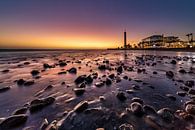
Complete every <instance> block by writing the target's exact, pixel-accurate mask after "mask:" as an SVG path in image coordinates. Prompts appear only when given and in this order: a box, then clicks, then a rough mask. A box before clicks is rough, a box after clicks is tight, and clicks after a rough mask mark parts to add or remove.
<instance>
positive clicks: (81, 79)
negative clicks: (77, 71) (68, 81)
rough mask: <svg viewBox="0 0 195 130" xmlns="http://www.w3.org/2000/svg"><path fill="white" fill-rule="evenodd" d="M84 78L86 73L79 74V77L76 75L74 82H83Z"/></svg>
mask: <svg viewBox="0 0 195 130" xmlns="http://www.w3.org/2000/svg"><path fill="white" fill-rule="evenodd" d="M85 78H86V75H80V76H79V77H77V78H76V79H75V81H74V82H75V83H76V84H80V83H82V82H84V81H85Z"/></svg>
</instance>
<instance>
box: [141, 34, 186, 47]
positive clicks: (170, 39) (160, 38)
mask: <svg viewBox="0 0 195 130" xmlns="http://www.w3.org/2000/svg"><path fill="white" fill-rule="evenodd" d="M138 46H139V47H140V48H163V47H170V48H178V47H184V45H183V41H181V40H180V39H179V38H178V37H175V36H166V37H165V36H164V35H152V36H149V37H147V38H144V39H142V41H141V42H140V43H139V44H138Z"/></svg>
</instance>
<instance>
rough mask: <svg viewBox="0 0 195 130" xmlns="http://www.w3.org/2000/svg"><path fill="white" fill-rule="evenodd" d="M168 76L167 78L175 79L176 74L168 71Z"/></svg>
mask: <svg viewBox="0 0 195 130" xmlns="http://www.w3.org/2000/svg"><path fill="white" fill-rule="evenodd" d="M166 75H167V77H169V78H173V77H174V73H173V72H172V71H167V72H166Z"/></svg>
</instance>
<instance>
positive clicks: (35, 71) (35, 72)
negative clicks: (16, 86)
mask: <svg viewBox="0 0 195 130" xmlns="http://www.w3.org/2000/svg"><path fill="white" fill-rule="evenodd" d="M39 73H40V72H39V71H38V70H32V71H31V74H32V76H36V75H38V74H39Z"/></svg>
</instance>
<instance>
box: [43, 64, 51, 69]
mask: <svg viewBox="0 0 195 130" xmlns="http://www.w3.org/2000/svg"><path fill="white" fill-rule="evenodd" d="M43 68H44V69H49V68H52V66H50V65H49V64H46V63H45V64H43Z"/></svg>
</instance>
